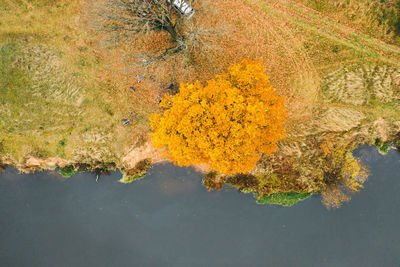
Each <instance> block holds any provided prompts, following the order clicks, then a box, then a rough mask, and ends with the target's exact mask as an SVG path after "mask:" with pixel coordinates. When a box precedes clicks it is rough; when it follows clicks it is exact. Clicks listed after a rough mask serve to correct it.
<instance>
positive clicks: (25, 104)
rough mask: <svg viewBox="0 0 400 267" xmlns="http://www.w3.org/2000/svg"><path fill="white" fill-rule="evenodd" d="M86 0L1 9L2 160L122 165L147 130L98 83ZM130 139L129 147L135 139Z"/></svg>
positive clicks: (127, 104)
mask: <svg viewBox="0 0 400 267" xmlns="http://www.w3.org/2000/svg"><path fill="white" fill-rule="evenodd" d="M82 4H83V1H78V0H75V1H53V0H46V1H45V0H40V1H39V0H35V1H17V2H15V1H6V2H4V1H3V2H2V3H1V4H0V25H2V26H1V27H0V73H1V75H0V105H1V106H0V111H1V114H2V115H1V116H0V141H2V142H3V144H4V151H3V153H4V154H8V155H9V156H11V157H12V158H13V159H15V160H16V161H17V162H20V163H23V162H24V160H25V159H26V158H27V157H28V156H34V157H38V158H48V157H54V156H57V157H60V158H64V159H67V160H71V161H75V162H77V161H78V162H81V163H85V162H88V163H93V162H95V161H100V162H116V163H118V162H119V158H120V157H121V156H122V154H123V153H124V152H125V151H126V150H127V149H126V147H125V146H126V145H129V144H132V143H134V142H135V140H134V139H133V137H132V135H133V133H135V130H133V129H137V130H138V131H139V132H141V131H145V130H146V129H148V126H147V125H146V120H145V119H143V117H144V116H143V115H142V114H141V113H140V112H141V109H138V110H139V115H138V116H136V117H135V118H130V119H131V121H132V123H131V124H130V125H128V126H126V127H124V126H122V122H121V119H123V118H127V117H128V115H129V112H128V111H130V110H132V103H130V101H129V100H128V99H125V98H124V96H119V95H118V94H117V93H116V92H115V89H114V88H113V87H110V86H106V85H104V84H101V83H99V82H98V81H97V80H96V73H97V69H98V68H99V66H102V65H104V64H105V63H104V62H102V60H101V58H100V57H99V56H98V55H97V54H96V53H95V52H96V51H95V49H94V47H93V46H92V45H91V43H90V41H91V40H90V38H89V37H88V33H87V31H85V29H84V23H83V22H82V21H84V19H83V18H82V17H80V15H81V14H82V12H81V10H80V9H81V8H82ZM132 139H133V140H132Z"/></svg>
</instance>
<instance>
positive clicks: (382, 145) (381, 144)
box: [374, 138, 389, 155]
mask: <svg viewBox="0 0 400 267" xmlns="http://www.w3.org/2000/svg"><path fill="white" fill-rule="evenodd" d="M374 146H376V148H378V150H379V153H381V154H383V155H386V154H387V153H388V151H389V145H388V144H386V143H385V142H383V141H382V140H381V139H379V138H378V139H376V140H375V143H374Z"/></svg>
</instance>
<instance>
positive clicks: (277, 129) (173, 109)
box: [150, 60, 286, 174]
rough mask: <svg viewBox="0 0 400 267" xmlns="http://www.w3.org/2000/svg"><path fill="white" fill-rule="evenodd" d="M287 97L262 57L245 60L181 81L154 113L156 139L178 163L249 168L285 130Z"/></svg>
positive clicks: (238, 169)
mask: <svg viewBox="0 0 400 267" xmlns="http://www.w3.org/2000/svg"><path fill="white" fill-rule="evenodd" d="M283 105H284V100H283V98H282V97H279V96H277V95H276V93H275V89H273V88H272V87H271V85H270V84H269V81H268V78H267V76H266V75H265V73H264V67H263V66H262V65H261V63H260V62H255V61H249V60H243V62H242V63H241V64H237V65H234V66H232V67H230V68H229V73H228V74H221V75H218V76H217V77H216V78H215V79H212V80H209V81H208V82H207V84H206V85H204V86H203V85H202V84H201V83H200V82H199V81H196V82H195V83H194V84H181V87H180V92H179V93H178V94H176V95H174V96H166V97H164V99H163V100H162V102H161V106H162V107H163V108H165V109H166V110H165V111H164V114H163V115H159V114H158V115H155V114H153V115H152V116H151V118H150V123H151V127H152V129H153V133H152V140H153V144H154V146H156V147H159V148H162V147H166V148H167V150H168V151H169V157H170V159H171V160H172V161H174V162H175V163H177V164H179V165H185V166H187V165H191V164H199V163H206V164H209V165H210V167H211V168H212V169H213V170H216V171H220V172H222V173H225V174H231V173H239V172H247V171H250V170H251V169H252V168H253V167H254V165H255V163H256V162H257V161H258V160H259V158H260V155H259V152H262V153H267V154H271V153H273V152H274V151H275V150H276V148H277V146H276V142H277V141H278V140H280V139H282V138H283V137H284V135H285V130H284V128H283V125H282V124H283V123H284V121H285V120H286V113H285V110H284V106H283Z"/></svg>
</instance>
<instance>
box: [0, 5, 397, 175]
mask: <svg viewBox="0 0 400 267" xmlns="http://www.w3.org/2000/svg"><path fill="white" fill-rule="evenodd" d="M88 2H91V1H88ZM209 6H210V7H212V8H213V9H214V10H215V12H216V13H218V16H212V17H210V16H209V13H206V12H203V13H202V12H198V14H197V16H198V18H199V20H201V19H202V18H203V19H205V20H209V21H210V23H211V24H215V25H224V26H225V27H226V29H227V30H226V31H227V35H224V36H221V37H220V39H217V40H216V42H217V43H218V46H219V48H220V49H219V50H217V52H216V56H215V58H211V60H212V62H213V63H214V65H215V66H216V68H217V71H221V70H223V69H224V68H225V67H226V66H228V65H230V64H231V63H232V62H235V61H240V60H241V59H242V58H243V57H250V58H254V59H259V60H262V61H263V62H264V64H265V65H266V66H267V73H268V75H269V76H270V78H271V82H272V84H273V85H274V86H275V87H276V88H277V89H278V92H279V93H280V94H282V95H284V96H285V97H286V99H287V109H288V113H289V115H290V118H289V122H288V124H287V127H288V138H287V139H286V140H285V141H284V142H282V145H281V148H282V154H286V155H292V154H295V153H298V146H301V145H299V144H302V143H304V144H306V143H307V141H306V140H308V139H310V138H309V136H313V135H316V134H317V135H320V136H324V135H326V134H329V133H332V132H335V133H342V132H346V131H349V130H351V129H354V128H355V127H359V126H360V125H362V124H368V123H371V122H373V121H375V120H376V119H378V118H380V117H383V118H384V119H386V120H388V121H398V120H400V114H399V109H398V106H399V101H398V98H397V96H398V95H399V94H398V90H399V89H398V88H399V87H398V84H396V81H397V80H398V77H397V75H398V67H399V66H398V65H399V63H398V62H400V49H399V48H398V47H397V46H393V45H389V44H386V43H384V42H383V41H380V40H377V39H374V38H372V37H370V36H368V35H365V34H363V33H361V32H358V31H356V30H354V28H357V27H354V28H351V27H349V26H345V25H343V24H341V23H339V22H338V21H337V20H333V19H331V18H329V17H327V16H325V15H324V14H323V13H319V12H317V11H315V10H313V9H311V8H309V7H306V6H304V5H303V4H302V1H300V0H299V1H288V0H279V1H277V0H267V1H261V0H232V1H229V2H226V1H212V2H210V3H209ZM82 7H83V8H82ZM88 7H89V8H92V6H87V1H79V0H74V1H62V0H58V1H55V0H34V1H24V0H20V1H5V2H2V3H1V4H0V23H1V24H0V25H2V26H1V27H0V45H1V50H0V57H1V58H0V73H2V76H1V77H0V90H1V91H0V92H1V93H0V98H1V102H0V104H1V106H0V111H1V113H2V116H1V117H0V134H1V136H0V140H3V144H4V151H3V154H9V155H11V157H12V158H14V159H15V160H17V161H19V162H21V163H23V161H24V158H26V157H27V156H29V155H31V156H35V157H40V158H46V157H50V156H58V157H62V158H65V159H68V160H72V161H81V162H94V161H105V162H116V163H117V164H120V159H121V157H122V156H124V155H125V154H126V153H127V152H128V150H129V149H130V148H131V147H133V146H134V145H135V143H136V142H137V140H138V137H139V136H140V135H141V134H143V133H147V132H148V130H149V128H148V124H147V117H148V115H149V114H150V113H151V112H152V111H153V110H156V106H155V103H153V102H154V101H153V102H151V101H150V102H149V101H145V100H146V99H150V98H152V97H153V95H157V93H158V92H157V90H158V89H156V87H157V86H154V85H151V84H150V85H149V86H148V88H150V89H146V88H143V90H142V91H141V90H138V91H139V92H138V93H137V95H134V96H133V95H132V92H131V91H130V90H129V89H127V88H128V85H129V84H131V83H132V78H131V76H133V73H131V72H128V73H126V74H123V73H122V71H120V69H123V68H116V67H115V65H114V66H111V70H112V71H113V72H111V74H110V72H109V73H108V75H105V76H104V77H106V78H104V77H103V70H104V69H107V65H108V64H109V62H108V61H107V60H109V59H110V57H107V56H104V55H105V54H106V53H105V52H104V51H105V49H103V48H101V47H99V46H98V42H96V41H97V38H98V37H96V36H91V35H90V34H89V33H88V31H87V28H86V26H87V25H86V24H87V23H86V22H87V19H86V18H84V17H83V14H85V12H83V11H82V9H88ZM43 18H46V19H43ZM355 23H356V22H355ZM111 52H112V51H111ZM111 55H112V53H111ZM213 60H214V61H213ZM124 67H127V66H124ZM108 69H110V68H108ZM179 71H180V70H179V69H178V70H177V73H179ZM121 73H122V74H121ZM3 74H4V75H3ZM153 74H154V73H153ZM155 74H156V75H157V73H155ZM124 75H125V76H124ZM99 76H101V77H100V78H99ZM120 76H122V78H120ZM115 77H119V78H118V79H119V81H122V80H123V81H124V82H120V83H114V80H116V78H115ZM182 77H183V76H182ZM185 77H191V79H192V80H193V79H196V77H201V75H197V76H196V73H195V72H193V73H190V72H188V73H186V76H185ZM97 78H99V79H97ZM107 79H108V80H110V82H107ZM99 80H100V81H102V82H99ZM185 81H191V80H190V79H186V80H185ZM355 81H357V82H355ZM146 90H147V91H146ZM150 95H151V97H150ZM361 98H362V99H363V100H362V101H361V102H360V101H359V100H360V99H361ZM132 111H134V114H135V115H134V116H130V115H129V114H132V113H131V112H132ZM123 118H130V119H131V121H132V123H131V124H130V125H128V126H126V127H124V126H122V123H121V119H123ZM307 146H308V148H309V149H310V146H309V144H307V145H305V146H303V148H301V149H300V153H305V151H303V150H304V149H306V148H307ZM291 147H296V149H297V150H296V149H294V150H293V149H292V148H291ZM296 151H297V152H296ZM146 157H148V155H144V157H143V158H146ZM268 160H269V161H271V159H268ZM266 165H268V164H266V163H265V162H261V164H260V166H259V168H258V169H260V168H261V169H264V170H265V169H266V168H267V167H266ZM268 166H269V165H268Z"/></svg>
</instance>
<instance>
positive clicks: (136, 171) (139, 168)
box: [119, 159, 151, 184]
mask: <svg viewBox="0 0 400 267" xmlns="http://www.w3.org/2000/svg"><path fill="white" fill-rule="evenodd" d="M150 168H151V159H144V160H142V161H139V162H138V163H136V165H135V167H134V168H133V169H129V170H124V175H123V177H122V178H121V179H120V180H119V182H120V183H123V184H129V183H132V182H133V181H136V180H140V179H143V178H144V176H145V175H146V173H147V171H148V170H149V169H150Z"/></svg>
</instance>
